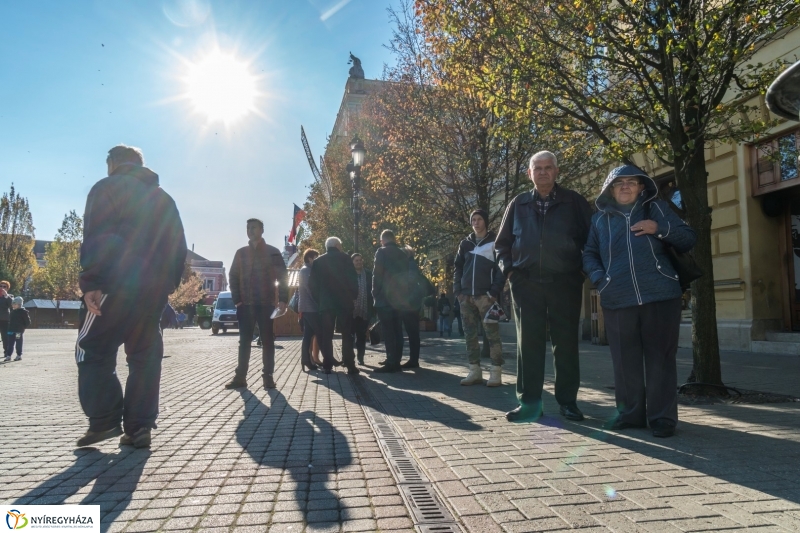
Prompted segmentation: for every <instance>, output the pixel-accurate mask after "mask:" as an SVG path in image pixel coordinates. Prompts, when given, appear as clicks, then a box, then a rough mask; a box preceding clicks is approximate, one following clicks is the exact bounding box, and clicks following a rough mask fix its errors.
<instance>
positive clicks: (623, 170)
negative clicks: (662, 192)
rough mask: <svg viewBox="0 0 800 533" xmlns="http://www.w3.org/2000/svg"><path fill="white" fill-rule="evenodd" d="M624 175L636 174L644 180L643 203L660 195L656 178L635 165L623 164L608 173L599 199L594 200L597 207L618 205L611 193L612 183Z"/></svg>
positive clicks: (603, 208) (604, 207) (601, 208)
mask: <svg viewBox="0 0 800 533" xmlns="http://www.w3.org/2000/svg"><path fill="white" fill-rule="evenodd" d="M622 176H636V177H637V178H639V179H641V180H642V182H643V183H644V190H643V191H642V195H643V197H644V201H642V202H641V203H642V204H644V203H646V202H649V201H651V200H652V199H653V198H655V197H656V196H658V186H657V185H656V182H655V180H653V178H651V177H650V176H648V175H647V173H646V172H645V171H644V170H642V169H640V168H639V167H637V166H635V165H622V166H621V167H617V168H615V169H613V170H612V171H611V172H609V173H608V176H607V177H606V180H605V181H604V182H603V188H602V189H600V194H599V195H598V196H597V200H595V201H594V204H595V205H596V206H597V209H599V210H600V211H605V210H606V209H607V208H609V207H614V206H616V201H614V197H613V196H612V195H611V184H612V183H613V182H614V180H616V179H617V178H620V177H622Z"/></svg>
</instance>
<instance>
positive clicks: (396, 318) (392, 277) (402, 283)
mask: <svg viewBox="0 0 800 533" xmlns="http://www.w3.org/2000/svg"><path fill="white" fill-rule="evenodd" d="M373 268H374V270H373V271H372V297H373V298H374V299H375V309H376V310H377V312H378V318H379V319H380V321H381V333H382V334H383V339H384V345H385V346H386V365H384V366H383V367H382V368H379V369H377V370H375V372H399V371H401V370H402V368H401V367H400V357H401V355H402V353H401V350H402V344H400V339H402V336H403V330H402V328H403V322H402V312H403V310H404V309H405V307H406V305H407V299H408V293H409V284H408V272H409V269H408V255H407V254H406V253H405V252H404V251H403V250H401V249H400V248H398V246H397V244H396V243H395V239H394V232H393V231H391V230H388V229H387V230H383V232H382V233H381V247H380V248H378V250H377V251H376V252H375V262H374V267H373Z"/></svg>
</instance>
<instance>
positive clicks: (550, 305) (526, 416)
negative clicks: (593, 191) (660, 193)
mask: <svg viewBox="0 0 800 533" xmlns="http://www.w3.org/2000/svg"><path fill="white" fill-rule="evenodd" d="M528 176H530V178H531V180H532V181H533V186H534V188H533V191H530V192H524V193H522V194H520V195H518V196H517V197H516V198H514V199H513V200H512V201H511V203H510V204H508V207H507V208H506V213H505V215H504V216H503V222H502V224H501V225H500V231H499V232H498V235H497V239H496V240H495V251H496V252H497V260H498V264H499V266H500V269H501V270H502V272H503V274H504V275H505V277H506V278H507V279H508V280H509V281H510V283H511V296H512V297H513V298H514V318H515V320H516V323H517V400H518V401H519V406H518V407H517V408H516V409H514V410H513V411H510V412H508V413H506V418H507V419H508V420H509V421H510V422H522V421H526V420H535V419H537V418H539V417H540V416H541V415H542V386H543V385H544V362H545V349H546V346H547V324H548V323H549V325H550V340H551V341H552V346H553V359H554V361H555V362H554V366H555V374H556V385H555V396H556V401H557V402H558V403H559V405H560V411H561V415H562V416H563V417H564V418H566V419H568V420H583V413H581V411H580V409H578V405H577V403H576V400H577V396H578V387H579V386H580V381H581V377H580V366H579V363H578V323H579V320H580V314H581V300H582V296H583V292H582V291H583V289H582V287H583V279H584V278H583V274H582V270H583V263H582V257H581V254H582V251H583V247H584V245H585V244H586V239H587V237H588V236H589V224H590V220H591V217H592V208H591V207H590V206H589V202H587V201H586V199H585V198H584V197H583V196H581V195H580V194H578V193H576V192H575V191H572V190H569V189H567V188H566V187H562V186H560V185H558V184H556V177H557V176H558V162H557V160H556V156H555V155H554V154H553V153H552V152H546V151H545V152H539V153H537V154H534V155H533V157H531V160H530V164H529V167H528Z"/></svg>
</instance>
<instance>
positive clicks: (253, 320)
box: [225, 218, 289, 389]
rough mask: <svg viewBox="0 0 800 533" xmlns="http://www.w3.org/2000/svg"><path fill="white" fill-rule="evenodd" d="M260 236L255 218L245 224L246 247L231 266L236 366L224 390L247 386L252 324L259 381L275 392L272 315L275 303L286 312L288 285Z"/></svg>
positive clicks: (283, 267) (280, 263) (274, 251)
mask: <svg viewBox="0 0 800 533" xmlns="http://www.w3.org/2000/svg"><path fill="white" fill-rule="evenodd" d="M263 234H264V223H263V222H261V221H260V220H258V219H257V218H251V219H250V220H248V221H247V237H248V239H249V242H248V244H247V246H244V247H242V248H239V249H238V250H236V255H234V257H233V263H232V264H231V274H230V284H231V298H233V302H234V305H235V306H236V319H237V320H238V321H239V364H238V366H237V367H236V373H235V375H234V377H233V380H232V381H231V382H230V383H228V384H227V385H225V388H226V389H238V388H241V387H246V386H247V370H248V368H249V366H250V349H251V347H252V344H253V333H254V331H255V328H256V324H258V331H259V334H260V337H261V360H262V362H263V363H264V369H263V371H262V376H261V377H262V381H263V382H264V388H265V389H274V388H275V379H274V378H273V376H272V373H273V372H274V370H275V334H274V333H273V330H272V312H273V311H275V301H276V300H277V302H278V308H279V309H280V312H281V313H283V312H284V311H286V302H287V301H288V300H289V284H288V276H287V273H286V263H284V262H283V256H281V253H280V252H279V251H278V249H277V248H275V247H274V246H270V245H269V244H267V243H266V242H265V241H264V238H263V237H262V235H263ZM276 284H277V294H276Z"/></svg>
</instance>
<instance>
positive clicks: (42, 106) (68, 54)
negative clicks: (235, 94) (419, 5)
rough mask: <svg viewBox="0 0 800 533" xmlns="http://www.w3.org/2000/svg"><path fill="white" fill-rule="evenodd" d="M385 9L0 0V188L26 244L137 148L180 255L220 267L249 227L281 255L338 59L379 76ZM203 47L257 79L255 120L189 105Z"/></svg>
mask: <svg viewBox="0 0 800 533" xmlns="http://www.w3.org/2000/svg"><path fill="white" fill-rule="evenodd" d="M393 4H396V1H394V0H349V1H348V0H288V1H287V0H239V1H235V0H225V1H213V0H160V1H156V0H143V1H139V0H137V1H135V2H134V1H133V0H126V1H123V0H76V1H71V2H63V1H61V0H53V1H35V0H31V1H26V2H0V189H2V190H3V191H8V190H9V187H10V185H11V183H12V182H13V183H14V185H15V187H16V189H17V191H18V192H19V193H20V194H21V195H23V196H25V197H27V198H28V200H29V201H30V207H31V212H32V214H33V221H34V225H35V226H36V237H37V238H38V239H45V240H50V239H52V238H53V236H54V235H55V233H56V231H57V230H58V228H59V227H60V225H61V220H62V219H63V217H64V214H65V213H67V212H68V211H70V210H72V209H74V210H76V211H77V212H78V213H79V214H82V213H83V209H84V206H85V201H86V195H87V193H88V192H89V189H90V188H91V187H92V185H93V184H94V183H95V182H96V181H97V180H99V179H101V178H103V177H104V176H105V175H106V167H105V156H106V153H107V151H108V149H109V148H111V147H112V146H114V145H116V144H119V143H124V144H129V145H134V146H138V147H140V148H141V149H142V150H143V152H144V155H145V164H146V165H147V166H148V167H150V168H152V169H153V170H154V171H155V172H157V173H158V174H159V175H160V176H161V185H162V187H163V188H164V189H165V190H166V191H167V192H169V193H170V194H171V195H172V197H173V198H175V201H176V202H177V204H178V208H179V209H180V211H181V215H182V218H183V223H184V226H185V228H186V238H187V242H188V244H189V246H190V247H191V246H192V244H194V246H195V251H196V252H197V253H199V254H200V255H202V256H204V257H207V258H209V259H214V260H222V261H224V262H225V264H226V267H227V266H229V265H230V261H231V260H232V258H233V253H234V252H235V250H236V249H237V248H238V247H240V246H243V245H244V244H246V241H247V237H246V234H245V220H246V219H247V218H249V217H257V218H261V219H262V220H264V223H265V234H264V237H265V239H266V240H267V242H269V243H271V244H273V245H276V246H279V247H282V246H283V237H284V235H286V234H288V232H289V229H290V223H291V215H292V203H297V204H298V205H302V203H303V202H304V201H305V198H306V195H307V187H308V185H309V184H310V183H311V181H312V179H313V178H312V176H311V172H310V170H309V167H308V163H307V161H306V157H305V154H304V152H303V148H302V145H301V144H300V125H301V124H302V125H303V126H304V127H305V130H306V134H307V135H308V138H309V142H310V144H311V149H312V151H313V152H314V156H315V157H316V158H318V157H319V155H320V154H321V153H322V151H323V149H324V147H325V142H326V135H328V134H329V133H330V131H331V129H332V128H333V124H334V121H335V119H336V113H337V111H338V109H339V104H340V103H341V99H342V95H343V91H344V85H345V82H346V81H347V76H348V69H349V66H348V65H347V61H348V58H349V52H350V51H352V52H353V54H355V55H356V56H358V57H359V58H361V60H362V64H363V67H364V71H365V74H366V77H367V78H380V77H381V74H382V72H383V65H384V63H391V62H392V61H393V58H392V57H391V54H390V53H389V52H388V51H387V50H386V49H385V48H384V47H383V45H384V44H386V43H387V42H388V41H389V39H390V38H391V32H392V26H391V24H390V21H389V16H388V13H387V11H386V9H387V7H389V5H393ZM214 49H219V51H220V52H221V53H223V54H227V55H233V56H235V57H236V58H238V59H239V60H240V61H242V62H245V63H247V64H248V70H249V72H250V73H252V74H253V75H254V76H256V77H257V81H256V83H257V90H258V93H259V96H258V97H257V98H256V100H255V102H254V107H255V109H256V112H254V113H250V114H249V115H247V116H245V117H244V118H241V119H239V120H237V121H235V122H232V123H229V124H225V123H222V122H219V121H217V122H210V121H209V119H208V117H207V115H205V114H203V113H202V112H198V111H197V110H196V109H194V107H193V106H192V104H191V102H190V101H189V100H188V99H187V98H186V93H187V82H186V78H187V76H188V71H189V69H190V65H192V64H196V63H198V62H202V59H203V58H204V57H206V56H207V55H208V54H210V53H211V52H212V51H213V50H214Z"/></svg>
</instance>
